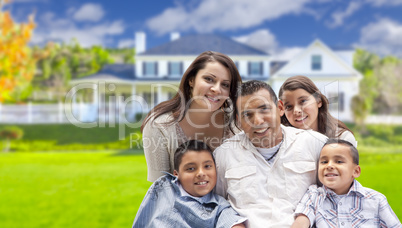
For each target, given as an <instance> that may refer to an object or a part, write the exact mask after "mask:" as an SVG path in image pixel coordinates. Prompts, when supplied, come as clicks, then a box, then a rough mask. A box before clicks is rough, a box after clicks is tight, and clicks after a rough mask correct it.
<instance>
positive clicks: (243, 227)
mask: <svg viewBox="0 0 402 228" xmlns="http://www.w3.org/2000/svg"><path fill="white" fill-rule="evenodd" d="M232 228H246V226H245V225H244V224H243V223H240V224H236V225H234V226H232Z"/></svg>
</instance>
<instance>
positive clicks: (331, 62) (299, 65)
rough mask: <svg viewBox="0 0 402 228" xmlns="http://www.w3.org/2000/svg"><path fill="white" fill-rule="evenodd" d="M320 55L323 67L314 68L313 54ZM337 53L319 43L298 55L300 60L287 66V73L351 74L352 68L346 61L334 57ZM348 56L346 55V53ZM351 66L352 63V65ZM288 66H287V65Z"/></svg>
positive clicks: (317, 74)
mask: <svg viewBox="0 0 402 228" xmlns="http://www.w3.org/2000/svg"><path fill="white" fill-rule="evenodd" d="M313 55H320V56H321V62H322V68H321V70H313V69H312V67H311V66H312V60H311V58H312V56H313ZM334 56H335V54H334V53H330V52H326V51H324V50H323V49H322V48H321V47H320V46H319V45H317V46H314V47H312V48H311V49H309V50H306V51H305V52H304V53H303V54H302V55H301V56H299V57H298V61H297V62H294V64H292V65H291V67H290V68H286V74H289V75H300V74H301V73H303V74H304V75H309V76H319V75H338V76H342V75H349V74H350V68H349V69H348V67H347V66H348V65H347V64H345V62H341V61H339V60H338V59H336V58H334ZM345 58H346V55H345ZM350 66H351V65H350ZM285 67H286V66H285Z"/></svg>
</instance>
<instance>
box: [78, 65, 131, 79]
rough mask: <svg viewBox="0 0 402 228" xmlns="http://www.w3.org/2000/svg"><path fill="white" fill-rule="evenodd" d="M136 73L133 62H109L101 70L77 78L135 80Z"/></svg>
mask: <svg viewBox="0 0 402 228" xmlns="http://www.w3.org/2000/svg"><path fill="white" fill-rule="evenodd" d="M134 74H135V65H133V64H107V65H104V66H103V68H102V69H101V70H100V71H99V72H97V73H95V74H92V75H89V76H86V77H83V78H80V79H76V80H81V79H85V80H91V79H97V80H105V81H109V80H116V79H118V80H133V79H135V75H134Z"/></svg>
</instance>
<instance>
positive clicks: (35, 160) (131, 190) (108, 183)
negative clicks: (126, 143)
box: [0, 152, 150, 228]
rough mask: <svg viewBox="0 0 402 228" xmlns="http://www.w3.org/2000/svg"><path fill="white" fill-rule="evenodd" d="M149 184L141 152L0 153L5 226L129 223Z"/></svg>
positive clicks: (0, 210) (0, 209) (0, 213)
mask: <svg viewBox="0 0 402 228" xmlns="http://www.w3.org/2000/svg"><path fill="white" fill-rule="evenodd" d="M149 186H150V183H149V182H147V181H146V163H145V158H144V156H143V155H142V154H140V155H139V154H129V153H124V152H123V153H118V152H96V153H84V152H82V153H75V152H74V153H13V154H11V153H9V154H0V227H7V228H8V227H16V228H21V227H130V226H131V225H132V222H133V220H134V217H135V214H136V211H137V209H138V207H139V205H140V203H141V201H142V198H143V197H144V195H145V193H146V191H147V189H148V187H149Z"/></svg>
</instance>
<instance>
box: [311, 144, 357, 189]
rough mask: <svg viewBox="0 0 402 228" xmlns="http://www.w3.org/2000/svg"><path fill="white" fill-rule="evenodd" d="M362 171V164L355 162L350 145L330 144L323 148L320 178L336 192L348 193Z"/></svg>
mask: <svg viewBox="0 0 402 228" xmlns="http://www.w3.org/2000/svg"><path fill="white" fill-rule="evenodd" d="M360 171H361V170H360V166H359V165H356V164H355V163H353V158H352V155H351V154H350V149H349V147H347V146H345V145H342V144H329V145H326V146H324V148H322V150H321V155H320V160H319V164H318V179H319V180H320V181H321V183H322V184H323V185H325V186H326V187H328V188H329V189H331V190H332V191H334V192H335V193H336V194H338V195H344V194H347V193H348V192H349V189H350V186H351V184H352V183H353V180H354V178H357V177H359V176H360Z"/></svg>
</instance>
